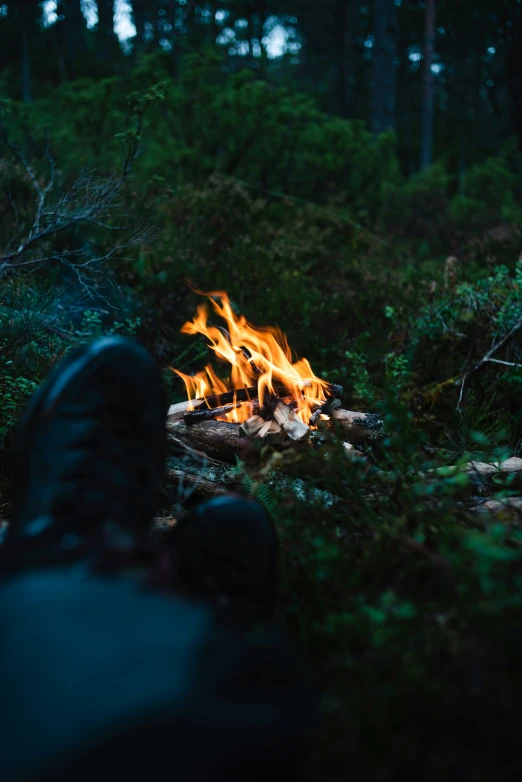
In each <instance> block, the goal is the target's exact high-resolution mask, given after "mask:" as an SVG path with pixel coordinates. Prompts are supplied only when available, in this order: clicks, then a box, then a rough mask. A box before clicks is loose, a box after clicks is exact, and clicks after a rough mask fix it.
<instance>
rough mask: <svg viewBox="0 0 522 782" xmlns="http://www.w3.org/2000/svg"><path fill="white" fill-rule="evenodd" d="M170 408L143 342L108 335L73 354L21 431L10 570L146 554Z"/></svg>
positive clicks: (7, 549)
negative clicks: (109, 553)
mask: <svg viewBox="0 0 522 782" xmlns="http://www.w3.org/2000/svg"><path fill="white" fill-rule="evenodd" d="M166 411H167V399H166V394H165V389H164V384H163V379H162V377H161V373H160V372H159V370H158V369H157V367H156V366H155V365H154V363H153V361H152V359H151V357H150V356H149V355H148V353H147V352H146V351H145V350H144V349H143V348H142V347H140V346H139V345H138V344H137V343H135V342H133V341H131V340H128V339H124V338H122V337H104V338H101V339H99V340H97V341H95V342H94V343H92V344H91V345H89V346H87V347H84V348H81V349H79V350H76V351H73V352H71V353H70V354H69V355H68V356H67V357H66V358H65V359H64V361H63V362H62V363H61V364H60V365H59V366H58V367H57V368H56V369H55V370H54V371H53V372H52V373H51V375H50V377H49V379H48V380H47V381H46V382H45V383H44V384H43V385H42V386H41V388H40V389H39V390H38V391H37V393H36V394H35V395H34V397H33V399H32V401H31V403H30V405H29V408H28V411H27V413H26V415H25V416H24V418H23V420H22V423H21V425H20V428H19V432H18V437H17V448H16V450H17V454H16V465H15V469H16V474H15V488H14V498H13V499H14V503H13V514H12V522H11V525H10V528H9V530H8V534H7V536H6V539H5V542H4V544H3V545H2V547H1V549H0V553H1V555H2V559H3V560H4V563H3V564H4V566H5V564H6V562H7V567H8V570H10V569H11V567H10V566H15V567H16V565H18V566H22V567H23V566H24V565H29V564H39V563H44V564H50V563H55V562H62V561H67V560H74V559H76V558H78V557H82V556H85V554H87V555H89V554H91V553H92V554H94V553H95V552H97V551H99V550H103V549H110V550H115V551H118V550H120V551H132V550H136V549H139V548H140V546H142V545H143V543H144V541H145V540H146V538H147V535H148V532H149V527H150V523H151V521H152V518H153V515H154V512H155V510H156V507H157V500H158V496H159V492H160V490H161V484H162V479H163V474H164V460H165V454H166V435H165V418H166Z"/></svg>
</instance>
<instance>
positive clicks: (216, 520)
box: [168, 494, 277, 620]
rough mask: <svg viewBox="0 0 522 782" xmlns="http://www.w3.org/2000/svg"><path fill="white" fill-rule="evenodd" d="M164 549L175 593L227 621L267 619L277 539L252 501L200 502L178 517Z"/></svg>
mask: <svg viewBox="0 0 522 782" xmlns="http://www.w3.org/2000/svg"><path fill="white" fill-rule="evenodd" d="M168 544H169V549H170V550H171V551H172V552H173V555H174V573H175V582H176V586H177V588H178V589H179V590H181V591H182V592H184V593H185V594H187V595H189V596H192V597H194V598H198V599H204V600H207V601H210V602H211V603H212V604H213V605H214V607H215V608H216V609H218V611H222V612H223V614H225V615H227V616H230V617H232V618H233V619H238V618H243V619H259V620H267V619H270V617H271V615H272V611H273V602H274V593H275V588H276V579H277V536H276V532H275V528H274V525H273V522H272V520H271V518H270V517H269V515H268V514H267V513H266V511H265V510H264V509H263V508H262V507H261V506H260V505H259V504H258V503H257V502H254V501H253V500H249V499H245V498H244V497H240V496H236V495H233V494H231V495H228V496H224V497H218V498H215V499H212V500H209V501H208V502H204V503H202V504H200V505H198V506H196V508H194V509H193V510H191V511H190V512H188V513H186V514H185V515H184V516H182V517H181V518H180V520H179V521H178V522H177V524H176V526H175V527H174V528H173V529H172V531H171V532H170V534H169V536H168Z"/></svg>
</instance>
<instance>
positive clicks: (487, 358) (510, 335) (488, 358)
mask: <svg viewBox="0 0 522 782" xmlns="http://www.w3.org/2000/svg"><path fill="white" fill-rule="evenodd" d="M521 328H522V318H519V319H518V320H517V322H516V323H515V324H514V326H512V327H511V328H510V330H509V331H508V332H507V334H505V335H504V336H503V337H502V339H500V340H499V341H498V342H496V343H495V344H494V345H493V347H491V348H490V349H489V350H488V352H487V353H486V354H485V355H484V356H483V357H482V358H481V359H480V361H477V363H476V364H475V366H474V367H472V368H471V369H470V370H469V371H468V372H466V373H465V374H464V375H463V376H462V379H461V383H460V393H459V401H458V403H457V410H458V411H460V409H461V406H462V400H463V398H464V388H465V386H466V383H467V381H468V380H469V378H470V377H471V376H472V375H474V374H475V373H476V372H478V371H479V370H480V369H482V367H483V366H484V364H487V363H489V362H494V363H501V362H500V361H498V359H493V356H494V355H495V353H497V351H499V350H500V349H501V348H503V347H505V346H506V345H507V344H508V343H509V342H511V340H513V339H514V338H515V337H516V335H517V334H518V332H519V331H520V329H521ZM502 363H504V362H502ZM514 366H515V365H514Z"/></svg>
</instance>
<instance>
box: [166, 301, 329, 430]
mask: <svg viewBox="0 0 522 782" xmlns="http://www.w3.org/2000/svg"><path fill="white" fill-rule="evenodd" d="M204 295H205V296H207V297H208V302H209V303H208V304H207V303H203V304H201V305H200V306H199V307H198V310H197V314H196V316H195V317H194V319H193V320H192V321H189V322H187V323H185V325H184V326H183V328H182V332H183V333H185V334H193V335H196V334H202V335H203V336H204V337H206V338H207V340H208V347H209V348H210V349H211V350H213V351H214V354H215V357H216V359H217V361H218V362H219V363H220V364H222V365H225V367H226V370H227V374H228V377H227V378H226V379H224V380H223V379H220V377H219V376H218V374H217V373H216V371H215V370H214V368H213V367H212V366H211V365H210V364H207V366H206V367H205V368H204V370H203V371H201V372H198V373H196V374H194V375H186V374H184V373H183V372H180V371H179V370H177V369H175V368H173V367H172V369H173V371H174V372H175V373H176V374H177V375H179V377H181V378H182V379H183V381H184V383H185V387H186V391H187V397H188V398H187V401H186V402H182V403H180V404H177V405H173V406H172V407H171V408H170V410H169V416H168V418H169V422H170V423H174V422H176V421H178V422H183V423H184V424H185V425H186V426H189V427H191V426H194V425H196V424H201V423H203V422H207V421H217V422H223V423H228V424H234V425H235V427H234V428H237V430H238V436H239V437H246V438H249V439H256V440H261V441H263V442H265V443H271V444H279V443H283V442H284V441H285V440H292V441H303V440H306V439H308V437H309V436H310V433H311V431H312V430H314V429H316V428H317V424H318V423H319V421H320V420H324V421H329V420H330V418H331V416H332V415H333V414H335V413H336V411H339V410H340V408H341V401H340V399H339V397H340V395H341V394H342V391H343V389H342V387H341V386H337V385H333V384H331V383H327V382H326V381H325V380H322V379H321V378H319V377H317V375H315V374H314V372H313V370H312V367H311V366H310V363H309V362H308V361H307V359H306V358H301V359H299V360H293V357H292V352H291V350H290V347H289V345H288V341H287V338H286V336H285V335H284V334H283V332H282V331H281V330H280V329H279V328H277V327H273V326H265V327H261V328H260V327H256V326H253V325H252V324H251V323H249V322H248V321H247V320H246V318H245V317H244V316H243V315H237V314H236V313H235V312H234V310H233V308H232V305H231V303H230V299H229V297H228V296H227V294H226V293H225V292H223V291H218V292H212V293H207V294H204ZM211 315H214V316H216V317H217V318H219V319H220V321H221V322H222V323H223V325H211V324H210V323H209V317H210V316H211ZM337 417H338V418H339V414H338V415H337Z"/></svg>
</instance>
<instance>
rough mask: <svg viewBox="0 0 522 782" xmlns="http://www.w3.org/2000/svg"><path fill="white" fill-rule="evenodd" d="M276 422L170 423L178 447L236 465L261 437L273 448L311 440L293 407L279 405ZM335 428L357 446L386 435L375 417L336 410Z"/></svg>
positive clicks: (168, 427) (370, 414) (276, 408)
mask: <svg viewBox="0 0 522 782" xmlns="http://www.w3.org/2000/svg"><path fill="white" fill-rule="evenodd" d="M202 412H205V411H202ZM208 412H212V411H208ZM274 418H275V421H265V420H264V419H263V418H262V417H261V416H259V415H255V416H251V418H249V419H248V420H247V421H245V423H243V424H241V425H239V424H234V423H228V422H226V421H215V420H212V419H211V420H208V419H205V420H203V421H201V420H200V421H199V422H197V423H192V424H187V423H186V422H185V421H184V420H183V417H182V418H181V420H174V421H173V420H169V421H168V422H167V431H168V433H169V436H170V437H172V438H173V441H174V443H176V442H178V443H179V442H183V443H185V445H186V446H188V447H189V448H191V449H196V450H199V451H202V452H203V453H205V454H207V455H208V456H210V457H214V458H216V459H218V460H220V461H226V462H230V463H232V464H233V463H234V462H235V457H236V454H237V455H238V456H239V457H240V458H242V457H244V456H247V455H248V454H250V453H253V452H254V451H255V448H256V446H255V445H254V443H255V441H256V440H259V439H260V437H261V439H264V440H265V442H266V443H267V444H270V445H277V444H278V443H281V442H283V441H284V440H285V439H286V437H289V438H290V439H291V440H295V441H304V440H307V439H308V437H309V435H310V428H309V427H308V426H307V425H306V424H304V423H303V422H302V421H300V420H299V419H298V418H297V417H296V416H295V413H294V412H293V410H292V408H291V407H290V406H289V405H286V404H285V403H284V402H282V401H279V402H278V403H277V405H276V407H275V409H274ZM267 424H269V425H268V426H267ZM275 424H277V426H275ZM332 425H333V426H336V425H337V426H339V427H340V428H341V430H342V434H343V439H346V440H347V441H348V442H350V443H355V444H356V445H359V444H361V443H364V442H365V441H367V440H368V439H370V438H374V437H379V436H380V435H381V434H382V419H381V418H380V417H379V416H377V415H375V414H373V413H356V412H352V411H350V410H342V409H338V410H334V411H333V413H332V416H331V420H330V422H328V426H332ZM263 430H264V431H263Z"/></svg>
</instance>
